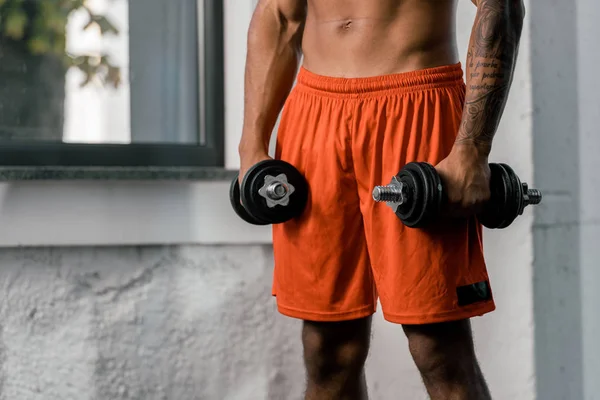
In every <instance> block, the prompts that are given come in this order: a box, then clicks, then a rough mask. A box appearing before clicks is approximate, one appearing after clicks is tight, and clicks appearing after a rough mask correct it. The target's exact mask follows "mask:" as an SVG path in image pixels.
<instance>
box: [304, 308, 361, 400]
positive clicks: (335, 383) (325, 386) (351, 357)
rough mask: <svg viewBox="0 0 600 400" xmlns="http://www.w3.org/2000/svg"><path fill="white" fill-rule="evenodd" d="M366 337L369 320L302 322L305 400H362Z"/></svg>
mask: <svg viewBox="0 0 600 400" xmlns="http://www.w3.org/2000/svg"><path fill="white" fill-rule="evenodd" d="M370 337H371V317H367V318H362V319H357V320H352V321H343V322H309V321H305V322H304V327H303V329H302V343H303V345H304V362H305V365H306V372H307V377H308V383H307V390H306V397H305V399H306V400H366V399H367V388H366V382H365V374H364V364H365V360H366V359H367V354H368V352H369V343H370Z"/></svg>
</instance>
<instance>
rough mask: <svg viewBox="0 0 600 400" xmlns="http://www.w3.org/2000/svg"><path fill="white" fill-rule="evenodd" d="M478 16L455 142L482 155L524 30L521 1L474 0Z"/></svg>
mask: <svg viewBox="0 0 600 400" xmlns="http://www.w3.org/2000/svg"><path fill="white" fill-rule="evenodd" d="M473 3H475V4H476V5H477V15H476V17H475V23H474V25H473V30H472V32H471V40H470V43H469V50H468V52H467V64H466V73H467V78H466V80H467V92H466V98H465V104H464V109H463V115H462V121H461V125H460V129H459V132H458V137H457V139H456V143H457V144H467V143H468V144H473V145H474V146H475V147H476V148H477V149H479V150H481V152H482V153H483V154H485V155H487V154H489V152H490V150H491V147H492V140H493V138H494V135H495V133H496V129H497V128H498V124H499V123H500V117H501V116H502V113H503V111H504V106H505V104H506V99H507V97H508V91H509V88H510V85H511V83H512V78H513V71H514V67H515V61H516V59H517V53H518V48H519V40H520V38H521V30H522V29H523V18H524V16H525V7H524V5H523V0H473Z"/></svg>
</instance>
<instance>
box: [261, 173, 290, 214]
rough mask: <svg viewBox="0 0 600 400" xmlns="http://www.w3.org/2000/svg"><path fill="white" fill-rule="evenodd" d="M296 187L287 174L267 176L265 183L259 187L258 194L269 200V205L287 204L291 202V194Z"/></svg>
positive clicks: (271, 206) (270, 206)
mask: <svg viewBox="0 0 600 400" xmlns="http://www.w3.org/2000/svg"><path fill="white" fill-rule="evenodd" d="M295 190H296V188H295V187H294V185H292V184H291V183H289V182H288V178H287V176H286V175H285V174H279V175H277V176H272V175H267V176H265V184H264V185H263V186H262V187H261V188H260V189H258V194H259V195H261V196H262V197H264V198H265V199H266V200H267V207H269V208H273V207H275V206H278V205H280V206H287V205H288V204H289V203H290V196H291V195H292V193H294V191H295Z"/></svg>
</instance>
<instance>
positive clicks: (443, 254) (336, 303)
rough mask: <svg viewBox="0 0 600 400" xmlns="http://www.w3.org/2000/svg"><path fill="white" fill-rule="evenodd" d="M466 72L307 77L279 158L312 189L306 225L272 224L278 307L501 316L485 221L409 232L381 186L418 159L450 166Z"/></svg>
mask: <svg viewBox="0 0 600 400" xmlns="http://www.w3.org/2000/svg"><path fill="white" fill-rule="evenodd" d="M464 96H465V84H464V81H463V72H462V68H461V65H460V64H456V65H449V66H442V67H436V68H430V69H425V70H419V71H414V72H408V73H401V74H394V75H387V76H380V77H372V78H331V77H325V76H319V75H316V74H313V73H311V72H309V71H307V70H306V69H303V68H302V69H301V70H300V72H299V74H298V78H297V84H296V86H295V87H294V88H293V90H292V92H291V93H290V96H289V97H288V99H287V102H286V104H285V107H284V109H283V113H282V116H281V122H280V126H279V132H278V134H277V147H276V148H277V151H276V158H278V159H282V160H285V161H288V162H289V163H291V164H292V165H294V166H295V167H296V168H297V169H298V170H299V171H300V172H301V173H302V174H303V175H304V176H305V177H306V179H307V181H308V183H309V187H310V194H309V199H308V204H307V207H306V210H305V212H304V213H303V215H301V216H300V217H299V218H297V219H294V220H291V221H288V222H286V223H283V224H278V225H274V226H273V248H274V256H275V271H274V280H273V295H275V296H277V305H278V309H279V311H280V312H281V313H282V314H284V315H288V316H291V317H295V318H300V319H304V320H311V321H342V320H349V319H356V318H362V317H366V316H368V315H371V314H373V313H374V312H375V310H376V306H377V300H378V298H379V300H380V302H381V307H382V310H383V314H384V318H385V319H387V320H388V321H391V322H395V323H400V324H427V323H436V322H444V321H451V320H458V319H464V318H469V317H473V316H477V315H482V314H484V313H487V312H490V311H493V310H494V308H495V305H494V300H493V298H492V294H491V289H490V285H489V280H488V274H487V271H486V266H485V261H484V257H483V248H482V227H481V225H480V224H479V223H478V222H477V221H476V220H475V219H470V220H459V221H458V220H454V221H446V222H441V223H439V224H437V225H436V226H435V227H433V228H432V229H428V230H421V229H414V228H407V227H405V226H404V225H403V224H402V222H401V221H400V220H399V219H398V218H397V217H396V215H395V214H394V212H393V210H392V209H391V208H390V207H389V206H387V205H386V204H385V203H376V202H375V201H374V200H373V199H372V197H371V196H372V195H371V193H372V190H373V188H374V187H375V186H376V185H382V184H387V183H389V181H390V179H391V177H392V176H393V175H395V174H397V173H398V171H399V170H400V168H401V167H402V166H403V165H404V164H406V163H407V162H410V161H427V162H429V163H432V164H434V165H435V164H436V163H438V162H439V161H440V160H442V159H443V158H444V157H445V156H446V155H447V154H448V153H449V152H450V149H451V148H452V145H453V143H454V139H455V136H456V134H457V132H458V127H459V123H460V118H461V113H462V107H463V101H464Z"/></svg>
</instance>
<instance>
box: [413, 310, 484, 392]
mask: <svg viewBox="0 0 600 400" xmlns="http://www.w3.org/2000/svg"><path fill="white" fill-rule="evenodd" d="M403 328H404V332H405V333H406V336H407V338H408V345H409V349H410V352H411V354H412V357H413V360H414V361H415V364H416V365H417V368H418V369H419V372H420V373H421V376H422V378H423V382H424V383H425V386H426V388H427V392H428V393H429V396H430V397H431V399H432V400H438V399H440V400H442V399H443V400H491V396H490V392H489V389H488V387H487V384H486V383H485V379H484V378H483V374H482V372H481V369H480V368H479V363H478V362H477V358H476V356H475V350H474V347H473V337H472V335H471V324H470V321H469V320H468V319H465V320H461V321H456V322H446V323H439V324H429V325H403Z"/></svg>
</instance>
